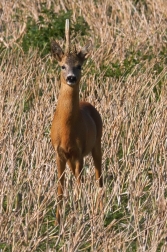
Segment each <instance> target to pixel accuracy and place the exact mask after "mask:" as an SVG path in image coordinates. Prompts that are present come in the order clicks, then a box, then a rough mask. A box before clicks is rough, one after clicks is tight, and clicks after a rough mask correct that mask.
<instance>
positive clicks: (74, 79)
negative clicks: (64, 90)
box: [66, 75, 77, 83]
mask: <svg viewBox="0 0 167 252" xmlns="http://www.w3.org/2000/svg"><path fill="white" fill-rule="evenodd" d="M66 80H67V81H68V82H71V83H74V82H76V80H77V78H76V77H75V76H74V75H69V76H67V79H66Z"/></svg>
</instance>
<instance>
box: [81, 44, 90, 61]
mask: <svg viewBox="0 0 167 252" xmlns="http://www.w3.org/2000/svg"><path fill="white" fill-rule="evenodd" d="M91 49H92V42H91V41H88V42H87V43H86V45H85V46H84V47H82V48H81V50H80V52H79V53H78V57H79V58H80V60H81V61H82V62H84V60H85V59H86V58H87V57H88V55H89V54H90V51H91Z"/></svg>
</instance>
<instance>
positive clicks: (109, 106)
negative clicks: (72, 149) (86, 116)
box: [0, 0, 167, 252]
mask: <svg viewBox="0 0 167 252" xmlns="http://www.w3.org/2000/svg"><path fill="white" fill-rule="evenodd" d="M41 2H42V1H35V0H34V1H28V0H26V1H24V3H21V2H19V1H14V0H12V1H6V0H2V1H1V4H0V15H1V21H0V45H1V54H0V122H1V123H0V171H1V178H0V250H1V251H48V252H51V251H65V252H66V251H71V252H73V251H77V252H78V251H109V252H110V251H149V252H150V251H152V252H154V251H166V249H167V248H166V246H167V245H166V234H167V226H166V222H167V207H166V206H167V205H166V195H167V186H166V176H167V174H166V169H167V86H166V81H167V77H166V72H167V68H166V64H167V58H166V55H167V49H166V43H167V12H166V8H167V6H166V1H165V0H164V1H163V0H158V1H154V0H153V1H151V0H150V1H149V0H145V1H121V0H118V1H110V2H109V1H107V0H106V1H100V0H99V1H93V0H92V1H82V0H81V1H79V2H73V3H71V1H51V0H47V1H46V5H47V8H48V9H49V8H50V7H51V4H52V3H55V5H54V8H55V12H59V11H60V10H64V11H67V10H69V9H71V10H72V19H73V20H74V22H75V20H77V15H82V16H83V18H84V20H85V21H86V22H87V24H88V26H89V27H90V34H91V39H92V41H93V43H94V49H93V51H92V54H91V60H88V61H87V63H86V64H85V66H84V69H83V77H82V83H81V89H80V97H81V99H83V100H84V99H85V100H87V101H89V102H91V103H92V104H93V105H95V107H96V108H97V109H98V111H99V112H100V114H101V115H102V119H103V124H104V130H103V139H102V149H103V161H102V165H103V176H104V207H105V208H104V212H103V213H99V214H95V205H96V200H97V195H98V190H97V185H96V183H95V182H94V168H93V162H92V159H91V158H90V157H87V158H86V159H85V163H84V169H85V172H84V176H85V177H86V182H85V184H84V185H82V189H81V191H82V197H81V199H80V200H79V204H78V205H79V208H76V202H75V197H74V193H73V187H75V182H74V178H73V176H72V175H71V173H70V171H69V170H67V173H66V186H65V197H64V201H63V206H64V208H63V209H64V210H63V224H62V225H61V226H60V227H59V228H58V227H55V226H54V218H55V208H56V205H57V199H56V192H57V173H56V167H55V157H54V151H53V149H52V146H51V142H50V127H51V121H52V118H53V114H54V110H55V106H56V102H57V97H58V92H59V68H58V66H57V65H55V64H54V63H53V62H51V56H50V55H46V56H45V57H44V58H41V57H40V53H39V52H38V51H37V50H34V49H30V50H29V52H28V54H26V53H24V51H23V49H22V47H21V39H22V37H23V35H24V34H25V33H26V28H25V27H26V26H25V25H24V24H26V20H27V17H28V16H31V17H33V18H35V19H36V20H37V21H38V16H39V13H40V6H41V5H40V3H41ZM18 9H19V10H21V14H19V15H20V16H19V18H17V20H15V22H13V18H14V15H15V14H16V13H18ZM89 10H91V12H90V11H89ZM23 28H24V29H23ZM87 38H89V36H88V35H87V36H85V37H83V36H81V34H78V37H77V38H76V41H81V43H82V42H83V41H85V40H86V39H87ZM72 180H73V181H72ZM73 217H74V218H75V219H76V221H75V222H74V223H73Z"/></svg>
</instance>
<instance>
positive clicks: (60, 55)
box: [51, 41, 64, 62]
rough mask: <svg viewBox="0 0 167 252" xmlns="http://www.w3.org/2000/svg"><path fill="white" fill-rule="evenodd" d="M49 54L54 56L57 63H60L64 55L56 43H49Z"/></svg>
mask: <svg viewBox="0 0 167 252" xmlns="http://www.w3.org/2000/svg"><path fill="white" fill-rule="evenodd" d="M51 52H52V54H53V56H54V58H55V59H56V60H57V61H58V62H61V60H62V58H63V56H64V53H63V50H62V49H61V47H60V46H59V44H58V43H57V42H56V41H52V42H51Z"/></svg>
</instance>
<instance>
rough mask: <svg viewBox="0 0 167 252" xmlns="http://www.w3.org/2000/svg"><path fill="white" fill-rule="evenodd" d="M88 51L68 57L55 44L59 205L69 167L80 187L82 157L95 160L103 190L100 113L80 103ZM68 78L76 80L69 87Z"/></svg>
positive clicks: (54, 131) (54, 139)
mask: <svg viewBox="0 0 167 252" xmlns="http://www.w3.org/2000/svg"><path fill="white" fill-rule="evenodd" d="M87 48H88V47H84V48H83V49H82V50H81V51H80V52H79V53H69V54H68V55H65V54H64V53H63V51H62V49H61V48H60V46H59V45H58V44H57V43H56V42H53V43H52V52H53V55H54V56H55V58H56V59H57V60H58V63H59V65H60V66H61V67H63V69H62V71H61V89H60V93H59V98H58V103H57V108H56V112H55V115H54V119H53V122H52V127H51V140H52V145H53V147H54V149H55V151H56V161H57V170H58V180H59V184H58V198H59V201H60V200H61V199H62V195H63V186H64V171H65V166H66V163H68V165H69V167H70V169H71V171H72V172H73V174H74V175H75V177H76V179H77V182H78V184H80V178H81V176H80V175H81V171H82V168H83V157H84V156H86V155H88V154H89V153H92V156H93V160H94V164H95V177H96V180H99V186H100V187H102V186H103V182H102V176H101V136H102V120H101V117H100V115H99V113H98V111H97V110H96V109H95V108H94V107H93V106H92V105H91V104H90V103H88V102H79V82H80V78H81V69H80V67H81V66H82V64H83V62H84V60H85V56H86V55H87V53H88V50H87ZM71 76H72V77H71ZM68 78H69V79H70V81H71V79H75V81H74V83H68ZM70 81H69V82H70ZM60 210H61V209H60V204H59V203H58V207H57V212H56V218H57V221H58V222H60Z"/></svg>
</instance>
